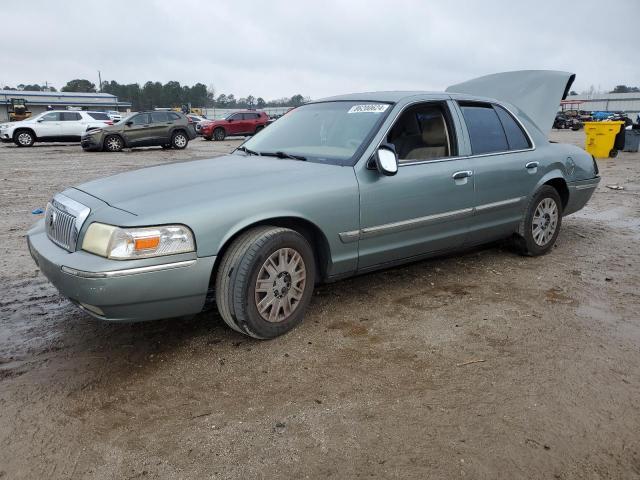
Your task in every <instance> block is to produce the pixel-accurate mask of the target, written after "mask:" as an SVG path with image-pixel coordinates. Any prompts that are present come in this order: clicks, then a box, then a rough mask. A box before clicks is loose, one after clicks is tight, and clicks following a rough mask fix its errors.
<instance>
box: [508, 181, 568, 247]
mask: <svg viewBox="0 0 640 480" xmlns="http://www.w3.org/2000/svg"><path fill="white" fill-rule="evenodd" d="M561 224H562V200H561V199H560V195H559V194H558V191H557V190H556V189H555V188H553V187H551V186H549V185H544V186H542V187H541V188H540V189H539V190H538V191H537V192H536V194H535V195H534V196H533V198H532V199H531V201H530V202H529V207H528V208H527V213H526V215H525V217H524V219H523V220H522V222H521V223H520V227H519V229H518V236H517V243H518V244H519V247H520V250H521V253H522V254H523V255H529V256H538V255H544V254H545V253H547V252H549V250H551V248H553V245H554V243H555V241H556V239H557V238H558V234H559V233H560V225H561Z"/></svg>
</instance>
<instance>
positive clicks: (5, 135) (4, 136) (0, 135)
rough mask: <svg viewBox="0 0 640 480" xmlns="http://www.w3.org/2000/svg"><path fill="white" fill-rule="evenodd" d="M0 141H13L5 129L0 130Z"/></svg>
mask: <svg viewBox="0 0 640 480" xmlns="http://www.w3.org/2000/svg"><path fill="white" fill-rule="evenodd" d="M0 142H2V143H9V142H13V137H12V136H11V135H10V134H9V132H8V131H7V130H5V131H2V132H0Z"/></svg>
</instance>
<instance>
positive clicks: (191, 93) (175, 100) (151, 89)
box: [4, 78, 309, 110]
mask: <svg viewBox="0 0 640 480" xmlns="http://www.w3.org/2000/svg"><path fill="white" fill-rule="evenodd" d="M4 89H5V90H25V91H49V92H56V91H57V90H56V89H55V88H54V87H50V86H44V85H38V84H34V85H24V84H20V85H18V86H17V88H12V87H8V86H5V87H4ZM60 91H62V92H81V93H96V92H97V91H98V89H97V88H96V85H95V84H94V83H92V82H90V81H89V80H86V79H81V78H77V79H74V80H70V81H69V82H67V84H66V85H65V86H64V87H62V88H61V89H60ZM101 92H103V93H110V94H112V95H115V96H116V97H118V100H120V101H124V102H131V105H132V109H133V110H147V109H153V108H158V107H180V106H182V105H186V104H191V106H192V107H206V108H213V107H215V108H265V107H296V106H298V105H302V104H303V103H304V102H306V101H308V100H309V97H304V96H302V95H301V94H296V95H293V96H292V97H282V98H278V99H273V100H265V99H264V98H262V97H257V98H256V97H254V96H253V95H248V96H246V97H240V98H236V97H235V95H233V94H232V93H230V94H226V93H221V94H219V95H216V91H215V88H214V87H213V85H210V86H209V87H207V86H206V85H204V84H203V83H199V82H198V83H196V84H195V85H193V86H189V85H181V84H180V82H176V81H170V82H167V83H165V84H163V83H161V82H152V81H149V82H146V83H145V84H143V85H142V86H140V84H138V83H129V84H121V83H118V82H116V81H115V80H111V81H105V82H102V89H101Z"/></svg>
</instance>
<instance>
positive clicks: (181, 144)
mask: <svg viewBox="0 0 640 480" xmlns="http://www.w3.org/2000/svg"><path fill="white" fill-rule="evenodd" d="M187 145H189V137H188V136H187V134H186V133H185V132H183V131H182V130H178V131H177V132H174V133H173V135H171V148H175V149H176V150H184V149H185V148H187Z"/></svg>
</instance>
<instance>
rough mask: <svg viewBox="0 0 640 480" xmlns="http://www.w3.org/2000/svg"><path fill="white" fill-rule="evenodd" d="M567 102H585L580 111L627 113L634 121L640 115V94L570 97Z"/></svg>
mask: <svg viewBox="0 0 640 480" xmlns="http://www.w3.org/2000/svg"><path fill="white" fill-rule="evenodd" d="M567 100H570V101H575V100H579V101H581V102H583V103H582V104H581V105H580V107H579V109H580V110H588V111H591V112H595V111H605V112H626V113H627V114H628V115H629V117H630V118H631V119H633V120H635V118H636V115H638V114H639V113H640V92H635V93H594V94H590V95H569V96H568V97H567Z"/></svg>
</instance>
